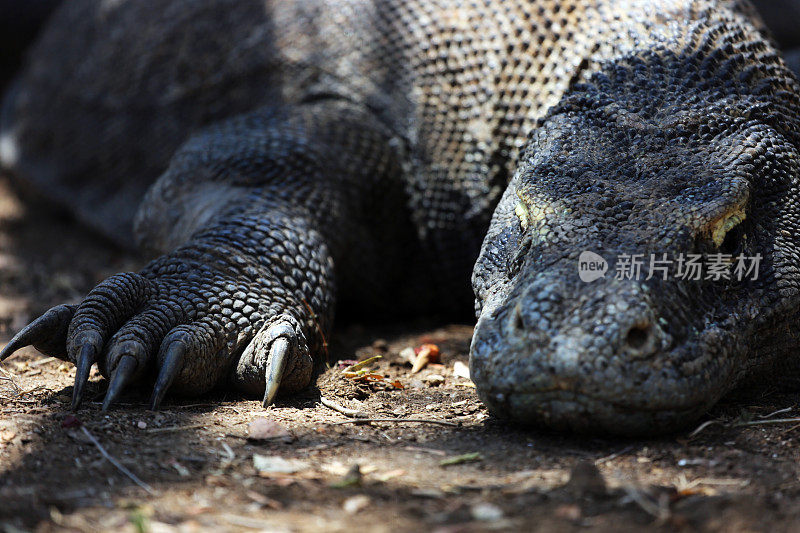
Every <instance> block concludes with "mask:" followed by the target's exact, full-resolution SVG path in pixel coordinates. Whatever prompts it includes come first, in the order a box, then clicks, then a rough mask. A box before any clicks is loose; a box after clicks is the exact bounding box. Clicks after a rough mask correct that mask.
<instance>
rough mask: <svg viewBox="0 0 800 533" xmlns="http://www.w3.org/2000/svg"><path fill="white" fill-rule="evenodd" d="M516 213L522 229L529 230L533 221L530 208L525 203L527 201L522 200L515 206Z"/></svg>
mask: <svg viewBox="0 0 800 533" xmlns="http://www.w3.org/2000/svg"><path fill="white" fill-rule="evenodd" d="M514 213H515V214H516V215H517V218H519V223H520V226H522V231H525V230H527V229H528V225H529V224H530V221H531V212H530V211H529V210H528V206H527V205H525V202H523V201H520V202H519V203H518V204H517V206H516V207H515V208H514Z"/></svg>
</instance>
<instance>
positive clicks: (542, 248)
mask: <svg viewBox="0 0 800 533" xmlns="http://www.w3.org/2000/svg"><path fill="white" fill-rule="evenodd" d="M608 83H612V81H608ZM616 87H617V89H618V88H619V86H618V85H617V86H616ZM613 89H614V87H604V86H603V83H601V82H598V83H597V84H594V85H590V84H587V85H586V86H584V87H579V90H576V91H575V93H573V95H571V96H570V97H568V98H566V99H565V100H564V101H563V102H562V103H561V104H560V105H559V106H557V107H556V108H554V109H553V110H552V111H551V112H550V113H549V114H548V116H547V117H545V119H543V120H542V121H541V123H540V125H539V127H538V128H537V129H536V130H535V131H534V132H533V133H532V135H531V137H530V139H529V142H528V145H527V148H526V150H525V152H524V153H523V155H522V156H521V158H520V163H519V165H518V169H517V171H516V173H515V175H514V177H513V179H512V180H511V183H510V185H509V186H508V188H507V190H506V191H505V193H504V195H503V198H502V200H501V202H500V203H499V205H498V207H497V209H496V211H495V214H494V217H493V220H492V223H491V227H490V230H489V232H488V234H487V236H486V238H485V240H484V244H483V247H482V250H481V254H480V257H479V259H478V262H477V264H476V266H475V270H474V273H473V288H474V291H475V294H476V299H477V312H478V324H477V327H476V331H475V335H474V338H473V343H472V349H471V355H470V365H471V370H472V377H473V380H474V381H475V383H476V385H477V388H478V393H479V395H480V397H481V398H482V400H483V401H484V402H485V403H486V404H487V405H488V407H489V409H490V411H491V412H493V413H494V414H495V415H497V416H500V417H503V418H510V419H512V420H513V421H515V422H517V423H522V424H533V425H545V426H548V427H553V428H557V429H567V430H577V431H597V432H606V433H614V434H641V433H653V432H665V431H671V430H674V429H676V428H678V427H681V426H684V425H686V424H688V423H691V422H692V421H693V420H695V419H696V418H698V417H699V416H700V415H702V414H703V413H704V412H705V411H706V410H707V409H708V408H709V407H710V406H711V405H713V404H714V403H715V402H716V401H717V400H719V398H720V397H721V396H722V395H723V394H725V393H726V392H728V391H729V390H730V389H731V388H732V387H734V386H735V385H736V384H737V383H739V382H741V379H742V378H743V377H744V376H745V375H749V374H751V373H753V372H754V371H755V370H754V369H755V367H756V366H761V367H764V366H765V365H768V364H769V360H770V359H771V358H772V359H775V358H777V357H779V356H781V350H784V352H783V353H784V354H785V353H786V350H787V349H788V348H787V346H786V344H787V341H786V339H787V336H788V335H790V329H791V325H792V324H793V322H792V319H793V318H794V317H796V316H797V305H798V297H797V295H798V290H800V263H798V261H800V233H798V224H800V223H799V222H798V221H800V183H799V182H798V152H797V149H796V146H797V139H791V135H793V134H792V133H791V132H789V129H788V128H786V127H785V124H782V123H781V119H777V118H776V117H777V116H778V113H777V112H776V109H775V106H774V105H773V104H772V103H770V102H766V103H765V102H764V101H763V100H760V99H758V98H754V97H749V96H743V95H741V94H735V95H730V96H725V95H719V94H717V95H715V96H714V97H713V98H712V96H711V95H709V94H705V95H700V96H701V97H697V95H694V96H688V97H687V98H686V99H685V100H681V99H680V98H675V97H674V95H673V97H672V99H671V100H670V99H669V98H668V97H665V98H663V99H661V100H659V99H658V98H652V94H653V93H652V92H651V93H650V97H648V96H647V94H648V93H647V91H645V90H642V92H641V93H640V94H638V95H637V94H635V92H636V90H637V89H636V88H635V86H627V92H626V91H616V92H615V91H614V90H613ZM612 95H613V97H612ZM787 132H788V133H787ZM794 135H796V134H794ZM692 265H695V266H692ZM698 267H699V274H698ZM794 323H796V320H794ZM781 339H783V340H781ZM755 363H758V365H756V364H755Z"/></svg>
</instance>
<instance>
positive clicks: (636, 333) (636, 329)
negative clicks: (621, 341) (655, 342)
mask: <svg viewBox="0 0 800 533" xmlns="http://www.w3.org/2000/svg"><path fill="white" fill-rule="evenodd" d="M651 339H652V328H651V327H650V324H636V325H635V326H633V327H632V328H631V329H630V330H628V334H627V335H626V336H625V344H627V345H628V346H629V347H631V348H633V349H634V350H642V349H644V348H645V347H646V346H647V345H649V344H650V341H651Z"/></svg>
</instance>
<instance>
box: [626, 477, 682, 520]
mask: <svg viewBox="0 0 800 533" xmlns="http://www.w3.org/2000/svg"><path fill="white" fill-rule="evenodd" d="M623 489H624V490H625V493H626V494H627V495H628V497H629V498H630V499H631V500H633V502H634V503H635V504H636V505H638V506H639V508H640V509H642V510H643V511H644V512H646V513H647V514H649V515H650V516H652V517H653V518H655V519H656V520H657V522H658V523H660V524H663V523H665V522H666V521H667V520H669V517H670V514H671V513H670V510H669V500H667V499H664V498H659V501H658V502H654V501H652V499H651V498H650V496H649V495H647V493H645V492H644V491H641V490H639V489H636V488H634V487H630V486H627V487H623Z"/></svg>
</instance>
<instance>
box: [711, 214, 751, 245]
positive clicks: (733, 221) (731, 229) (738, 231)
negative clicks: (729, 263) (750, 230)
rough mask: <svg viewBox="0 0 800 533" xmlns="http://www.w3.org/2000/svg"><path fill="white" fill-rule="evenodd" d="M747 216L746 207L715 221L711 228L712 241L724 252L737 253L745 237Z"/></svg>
mask: <svg viewBox="0 0 800 533" xmlns="http://www.w3.org/2000/svg"><path fill="white" fill-rule="evenodd" d="M745 218H747V215H746V213H745V211H744V207H743V206H742V207H737V208H736V209H735V210H733V211H730V212H728V213H726V214H725V215H724V216H723V217H721V218H719V219H717V220H715V221H714V223H713V224H712V225H711V226H710V228H709V233H710V236H711V241H712V242H713V243H714V246H716V248H717V249H719V251H720V252H721V253H724V254H735V253H736V252H738V251H739V250H740V248H741V244H742V241H743V240H744V238H745V233H744V228H743V226H742V222H743V221H744V219H745Z"/></svg>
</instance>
